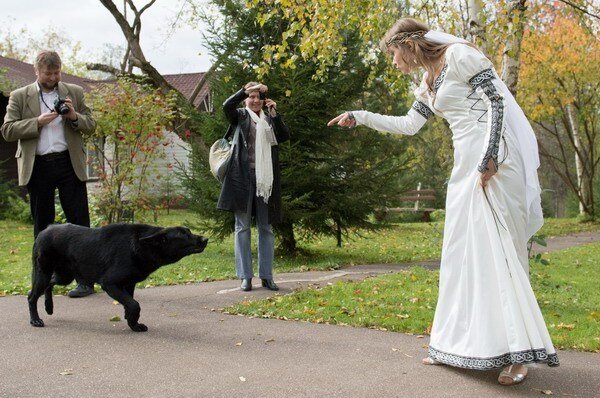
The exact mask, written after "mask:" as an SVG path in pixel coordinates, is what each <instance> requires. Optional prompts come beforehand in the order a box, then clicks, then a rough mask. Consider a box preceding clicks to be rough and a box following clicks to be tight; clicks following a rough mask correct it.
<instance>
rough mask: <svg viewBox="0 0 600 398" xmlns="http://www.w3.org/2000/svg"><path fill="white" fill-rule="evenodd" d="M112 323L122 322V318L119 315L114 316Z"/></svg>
mask: <svg viewBox="0 0 600 398" xmlns="http://www.w3.org/2000/svg"><path fill="white" fill-rule="evenodd" d="M110 321H111V322H121V317H120V316H118V315H115V316H113V317H112V318H110Z"/></svg>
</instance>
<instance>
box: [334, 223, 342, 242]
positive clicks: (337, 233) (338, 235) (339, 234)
mask: <svg viewBox="0 0 600 398" xmlns="http://www.w3.org/2000/svg"><path fill="white" fill-rule="evenodd" d="M335 226H336V231H335V237H336V239H337V247H342V226H341V224H340V222H339V221H336V222H335Z"/></svg>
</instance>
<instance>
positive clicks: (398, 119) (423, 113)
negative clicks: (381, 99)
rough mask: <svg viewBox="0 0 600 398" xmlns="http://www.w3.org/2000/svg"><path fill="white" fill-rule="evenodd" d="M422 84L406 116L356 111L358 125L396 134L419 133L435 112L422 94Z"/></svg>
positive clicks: (416, 91) (354, 114) (353, 113)
mask: <svg viewBox="0 0 600 398" xmlns="http://www.w3.org/2000/svg"><path fill="white" fill-rule="evenodd" d="M421 86H423V84H421ZM421 86H420V87H419V88H417V89H416V90H415V97H416V100H415V102H413V104H412V107H411V108H410V110H409V111H408V113H407V114H406V115H405V116H385V115H380V114H379V113H372V112H368V111H354V112H352V115H353V116H354V118H355V119H356V125H364V126H367V127H370V128H372V129H375V130H379V131H386V132H389V133H394V134H404V135H415V134H417V133H418V132H419V130H420V129H421V127H423V125H424V124H425V122H427V119H429V118H430V117H432V116H433V112H432V111H431V109H430V108H429V106H427V104H426V103H427V100H426V99H425V97H424V96H423V95H422V92H421Z"/></svg>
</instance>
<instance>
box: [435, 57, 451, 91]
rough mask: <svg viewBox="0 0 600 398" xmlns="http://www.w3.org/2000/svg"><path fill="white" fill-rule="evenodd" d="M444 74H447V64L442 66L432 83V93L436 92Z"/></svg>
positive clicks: (444, 76)
mask: <svg viewBox="0 0 600 398" xmlns="http://www.w3.org/2000/svg"><path fill="white" fill-rule="evenodd" d="M446 72H448V64H446V65H444V67H443V68H442V70H441V72H440V74H439V75H438V77H436V78H435V81H434V82H433V91H438V89H439V88H440V86H441V85H442V83H443V82H444V79H445V78H446Z"/></svg>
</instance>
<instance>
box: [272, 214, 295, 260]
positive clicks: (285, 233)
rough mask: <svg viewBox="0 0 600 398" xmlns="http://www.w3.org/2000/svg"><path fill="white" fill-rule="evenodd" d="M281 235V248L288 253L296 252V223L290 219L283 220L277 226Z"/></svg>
mask: <svg viewBox="0 0 600 398" xmlns="http://www.w3.org/2000/svg"><path fill="white" fill-rule="evenodd" d="M275 229H276V231H277V234H278V235H279V238H280V242H279V248H280V249H281V251H283V252H284V253H286V254H292V253H295V252H296V249H297V247H296V237H295V236H294V225H293V224H292V223H290V222H289V221H283V222H281V223H280V224H277V226H276V227H275Z"/></svg>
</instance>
